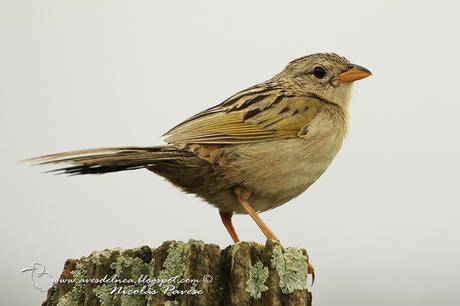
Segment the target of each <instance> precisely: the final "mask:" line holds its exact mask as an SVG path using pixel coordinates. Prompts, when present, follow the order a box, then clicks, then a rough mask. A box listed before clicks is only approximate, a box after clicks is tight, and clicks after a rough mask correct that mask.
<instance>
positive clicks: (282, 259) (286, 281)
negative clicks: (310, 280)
mask: <svg viewBox="0 0 460 306" xmlns="http://www.w3.org/2000/svg"><path fill="white" fill-rule="evenodd" d="M271 264H272V267H273V268H274V269H275V270H276V272H277V273H278V276H279V278H280V282H279V286H280V288H281V291H282V292H283V293H284V294H290V293H292V292H294V290H296V289H299V290H303V289H306V288H307V269H308V258H307V257H306V256H305V255H303V253H302V251H301V250H299V249H297V248H287V249H286V250H285V251H284V253H283V249H282V248H281V246H280V245H279V244H276V245H275V247H274V248H273V254H272V258H271Z"/></svg>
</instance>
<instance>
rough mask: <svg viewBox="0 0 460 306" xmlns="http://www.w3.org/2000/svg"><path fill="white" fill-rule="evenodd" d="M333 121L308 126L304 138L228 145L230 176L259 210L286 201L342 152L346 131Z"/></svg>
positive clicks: (227, 174) (299, 192)
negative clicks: (245, 190)
mask: <svg viewBox="0 0 460 306" xmlns="http://www.w3.org/2000/svg"><path fill="white" fill-rule="evenodd" d="M325 123H326V124H325ZM331 123H334V122H329V123H328V122H327V121H323V122H320V125H317V126H315V125H313V126H311V127H309V129H308V131H307V133H306V135H305V137H299V138H294V139H286V140H276V141H268V142H263V143H255V144H246V145H236V146H232V147H229V148H228V149H227V152H226V153H227V154H226V155H227V156H228V157H229V162H228V163H227V165H226V166H225V173H226V176H227V178H228V179H229V180H230V181H232V182H234V183H235V185H239V186H244V188H246V189H247V190H248V191H249V192H250V193H251V194H252V195H251V198H250V199H249V201H250V202H251V204H252V205H253V207H254V209H255V210H257V211H264V210H267V209H271V208H274V207H276V206H279V205H281V204H284V203H286V202H287V201H289V200H290V199H292V198H294V197H296V196H298V195H299V194H301V193H302V192H304V191H305V190H306V189H307V188H308V187H309V186H310V185H311V184H313V183H314V182H315V181H316V180H317V179H318V178H319V177H320V176H321V174H322V173H323V172H324V171H325V170H326V169H327V167H328V166H329V165H330V163H331V162H332V160H333V158H334V157H335V155H336V154H337V152H338V151H339V149H340V147H341V145H342V140H343V137H344V133H345V132H344V129H343V128H342V127H340V126H335V125H334V124H331Z"/></svg>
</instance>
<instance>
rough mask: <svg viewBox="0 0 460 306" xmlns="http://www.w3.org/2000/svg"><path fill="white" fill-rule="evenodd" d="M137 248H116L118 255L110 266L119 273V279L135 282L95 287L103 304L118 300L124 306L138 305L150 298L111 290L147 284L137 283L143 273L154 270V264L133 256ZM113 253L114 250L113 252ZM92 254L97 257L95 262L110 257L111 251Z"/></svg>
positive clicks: (108, 304)
mask: <svg viewBox="0 0 460 306" xmlns="http://www.w3.org/2000/svg"><path fill="white" fill-rule="evenodd" d="M136 251H137V249H133V250H125V251H124V250H122V249H116V250H115V252H117V253H118V254H117V257H116V260H115V261H114V262H112V263H111V264H110V268H111V269H113V270H114V274H115V275H117V277H118V278H119V279H131V280H133V282H134V283H133V284H114V283H109V284H103V285H100V286H98V287H96V288H94V289H93V292H94V294H95V295H96V296H97V298H98V299H99V302H100V303H101V306H112V305H114V304H115V302H117V304H121V305H122V306H136V305H143V304H145V303H146V299H147V300H148V299H149V298H150V296H145V295H138V294H132V295H127V294H121V295H119V294H113V293H111V291H112V290H113V289H114V288H120V287H122V288H123V290H127V291H128V290H140V289H141V288H142V287H143V286H145V284H142V283H137V280H138V279H139V277H141V276H142V275H146V274H148V275H149V277H150V274H151V272H152V270H153V266H152V265H151V263H144V262H143V261H142V259H140V258H138V257H134V256H132V254H134V253H136ZM112 254H113V252H112ZM91 255H92V256H93V255H95V258H94V259H92V260H93V262H97V261H99V262H100V259H101V258H104V257H105V258H110V256H111V254H110V253H104V251H102V252H97V253H92V254H91Z"/></svg>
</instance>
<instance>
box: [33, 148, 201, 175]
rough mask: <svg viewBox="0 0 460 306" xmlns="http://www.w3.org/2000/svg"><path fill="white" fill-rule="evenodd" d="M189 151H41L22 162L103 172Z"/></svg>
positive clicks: (137, 166)
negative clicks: (60, 165)
mask: <svg viewBox="0 0 460 306" xmlns="http://www.w3.org/2000/svg"><path fill="white" fill-rule="evenodd" d="M191 155H192V154H191V153H190V152H187V151H184V150H182V149H180V148H178V147H175V146H155V147H110V148H99V149H89V150H78V151H70V152H64V153H57V154H50V155H44V156H39V157H36V158H32V159H29V160H26V162H31V163H33V164H36V165H50V164H53V165H54V164H68V165H69V166H66V167H63V168H59V169H54V170H50V171H47V172H53V173H64V174H70V175H78V174H103V173H109V172H118V171H124V170H135V169H140V168H145V167H148V166H151V165H154V164H157V163H159V162H162V161H171V160H175V159H180V158H184V157H187V156H191Z"/></svg>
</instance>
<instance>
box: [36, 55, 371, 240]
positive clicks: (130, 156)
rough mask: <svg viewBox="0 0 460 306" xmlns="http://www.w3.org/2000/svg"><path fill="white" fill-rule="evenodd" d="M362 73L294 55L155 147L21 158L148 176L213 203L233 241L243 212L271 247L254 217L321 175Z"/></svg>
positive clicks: (66, 169)
mask: <svg viewBox="0 0 460 306" xmlns="http://www.w3.org/2000/svg"><path fill="white" fill-rule="evenodd" d="M371 74H372V73H371V72H370V71H369V70H368V69H366V68H364V67H362V66H359V65H356V64H352V63H351V62H350V61H349V60H347V59H346V58H345V57H343V56H340V55H337V54H335V53H316V54H312V55H307V56H303V57H300V58H297V59H295V60H293V61H291V62H289V63H288V65H287V66H286V67H285V68H284V69H283V70H282V71H281V72H280V73H278V74H276V75H275V76H273V77H272V78H270V79H268V80H266V81H264V82H261V83H260V84H257V85H255V86H252V87H249V88H247V89H244V90H242V91H239V92H237V93H235V94H234V95H232V96H230V97H229V98H227V99H225V100H224V101H223V102H221V103H220V104H218V105H216V106H213V107H210V108H208V109H206V110H204V111H202V112H200V113H198V114H196V115H194V116H192V117H190V118H188V119H186V120H185V121H182V122H181V123H179V124H178V125H176V126H175V127H173V128H172V129H170V130H169V131H167V132H166V133H165V134H164V135H163V137H164V141H165V144H164V145H158V146H147V147H138V146H127V147H106V148H97V149H89V150H77V151H71V152H64V153H57V154H50V155H44V156H40V157H36V158H32V159H29V160H28V161H30V162H32V163H34V164H40V165H58V164H62V167H59V168H58V169H53V170H50V171H49V172H56V173H64V174H69V175H83V174H105V173H111V172H118V171H125V170H136V169H147V170H149V171H152V172H154V173H156V174H158V175H160V176H162V177H164V178H165V179H166V180H167V181H169V182H171V183H172V184H173V185H175V186H177V187H179V188H180V189H181V190H183V191H184V192H186V193H191V194H195V195H197V196H198V197H200V198H202V199H203V200H204V201H206V202H207V203H209V204H211V205H213V206H215V207H216V208H217V209H218V210H219V214H220V218H221V220H222V223H223V225H224V226H225V228H226V229H227V231H228V233H229V235H230V237H231V238H232V240H233V241H234V242H235V243H237V242H239V241H240V238H239V236H238V234H237V232H236V230H235V228H234V226H233V223H232V216H233V215H234V214H247V215H249V216H250V217H251V218H252V219H253V220H254V221H255V223H256V224H257V225H258V227H259V228H260V230H261V231H262V233H263V234H264V235H265V237H266V238H267V239H270V240H279V239H278V237H277V236H276V235H275V234H274V232H273V231H272V230H271V229H270V228H269V227H268V226H267V224H266V223H265V222H264V221H263V220H262V219H261V218H260V216H259V213H261V212H264V211H267V210H270V209H273V208H276V207H278V206H280V205H283V204H285V203H287V202H288V201H289V200H291V199H293V198H295V197H297V196H299V195H300V194H302V193H303V192H304V191H305V190H307V189H308V187H309V186H311V185H312V184H313V183H314V182H315V181H316V180H317V179H318V178H319V177H320V176H321V175H322V174H323V173H324V171H325V170H326V169H327V168H328V166H329V165H330V163H331V162H332V160H333V159H334V157H335V156H336V154H337V152H338V151H339V149H340V148H341V146H342V142H343V139H344V137H345V135H346V133H347V126H348V120H349V114H348V110H349V102H350V96H351V89H352V84H353V83H354V81H357V80H360V79H364V78H366V77H368V76H370V75H371ZM56 167H57V166H56Z"/></svg>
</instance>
